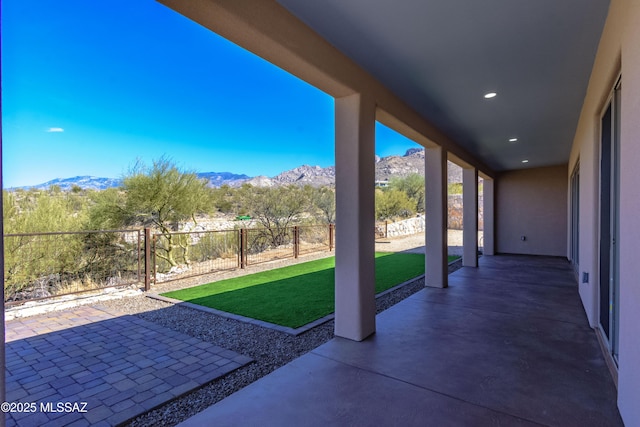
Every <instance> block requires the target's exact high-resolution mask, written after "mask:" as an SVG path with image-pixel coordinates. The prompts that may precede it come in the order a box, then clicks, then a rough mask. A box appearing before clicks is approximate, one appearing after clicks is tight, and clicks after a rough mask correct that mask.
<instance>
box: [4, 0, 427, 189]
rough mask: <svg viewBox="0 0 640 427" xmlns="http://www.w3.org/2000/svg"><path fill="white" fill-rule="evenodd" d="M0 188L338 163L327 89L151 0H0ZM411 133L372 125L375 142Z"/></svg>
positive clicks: (397, 140) (396, 140) (397, 145)
mask: <svg viewBox="0 0 640 427" xmlns="http://www.w3.org/2000/svg"><path fill="white" fill-rule="evenodd" d="M2 91H3V93H2V137H3V142H2V145H3V146H2V150H3V186H4V187H13V186H24V185H34V184H39V183H42V182H45V181H48V180H51V179H53V178H66V177H71V176H76V175H93V176H101V177H119V176H121V175H122V174H124V173H126V171H127V170H128V168H129V167H130V166H131V165H132V164H133V163H134V162H135V161H136V159H141V160H143V161H145V162H146V163H151V161H152V160H153V159H158V158H160V157H161V156H166V157H169V158H171V159H172V160H173V161H174V162H175V163H176V164H178V165H179V166H180V167H182V168H184V169H188V170H195V171H200V172H211V171H215V172H234V173H245V174H248V175H252V176H253V175H268V176H273V175H276V174H278V173H280V172H282V171H284V170H287V169H291V168H293V167H296V166H299V165H301V164H311V165H320V166H323V167H324V166H329V165H332V164H334V145H333V144H334V129H333V125H334V117H333V105H334V102H333V98H331V97H330V96H328V95H326V94H325V93H323V92H321V91H319V90H318V89H316V88H314V87H312V86H310V85H308V84H307V83H305V82H303V81H301V80H298V79H297V78H295V77H293V76H291V75H290V74H288V73H286V72H284V71H282V70H280V69H279V68H277V67H275V66H273V65H272V64H270V63H268V62H266V61H264V60H262V59H260V58H258V57H256V56H254V55H253V54H251V53H249V52H246V51H245V50H243V49H241V48H239V47H238V46H236V45H234V44H232V43H230V42H228V41H226V40H225V39H223V38H221V37H219V36H217V35H216V34H214V33H212V32H211V31H208V30H206V29H204V28H202V27H200V26H199V25H198V24H196V23H194V22H192V21H190V20H188V19H187V18H185V17H183V16H181V15H179V14H177V13H175V12H173V11H172V10H169V9H167V8H165V7H164V6H162V5H160V4H158V3H156V2H155V1H152V0H137V1H130V0H112V1H109V2H95V1H87V0H64V1H52V0H3V1H2ZM416 146H417V145H416V144H414V143H413V142H411V141H409V140H407V139H405V138H404V137H402V136H400V135H398V134H397V133H395V132H393V131H391V130H390V129H388V128H385V127H384V126H382V125H378V126H377V128H376V153H377V154H378V155H381V156H387V155H391V154H402V153H404V151H405V150H406V149H407V148H411V147H416Z"/></svg>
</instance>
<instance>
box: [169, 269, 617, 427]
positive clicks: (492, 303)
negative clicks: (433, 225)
mask: <svg viewBox="0 0 640 427" xmlns="http://www.w3.org/2000/svg"><path fill="white" fill-rule="evenodd" d="M181 425H184V426H201V425H225V426H230V425H262V426H264V425H274V426H280V425H322V426H324V425H420V426H422V425H452V426H461V425H464V426H466V425H475V426H477V425H508V426H513V425H523V426H524V425H555V426H620V425H622V421H621V419H620V415H619V413H618V410H617V408H616V389H615V386H614V384H613V381H612V379H611V376H610V374H609V371H608V369H607V366H606V364H605V361H604V358H603V356H602V353H601V350H600V348H599V345H598V341H597V339H596V336H595V334H594V332H593V331H592V329H591V328H590V327H589V325H588V324H587V320H586V317H585V314H584V312H583V309H582V307H581V305H580V301H579V297H578V290H577V284H576V282H575V280H574V278H573V273H572V271H571V269H570V266H569V264H568V263H567V262H566V260H563V259H561V258H551V257H529V256H494V257H483V258H481V261H480V268H478V269H473V268H462V269H461V270H459V271H457V272H455V273H453V274H451V275H450V276H449V288H448V289H431V288H427V289H424V290H422V291H420V292H418V293H417V294H415V295H413V296H411V297H409V298H407V299H406V300H404V301H402V302H401V303H399V304H397V305H396V306H394V307H392V308H390V309H389V310H387V311H385V312H383V313H381V314H380V315H379V316H378V317H377V332H376V334H375V335H374V336H372V337H370V338H369V339H367V340H365V341H364V342H361V343H357V342H353V341H349V340H345V339H340V338H335V339H333V340H331V341H330V342H328V343H326V344H324V345H322V346H320V347H318V348H317V349H315V350H313V351H312V352H310V353H308V354H306V355H304V356H302V357H300V358H298V359H296V360H295V361H293V362H291V363H289V364H288V365H286V366H284V367H283V368H281V369H279V370H277V371H275V372H273V373H272V374H270V375H268V376H266V377H264V378H262V379H261V380H259V381H257V382H255V383H253V384H251V385H250V386H248V387H246V388H245V389H243V390H241V391H239V392H237V393H235V394H234V395H232V396H230V397H228V398H227V399H225V400H223V401H221V402H219V403H218V404H216V405H214V406H212V407H210V408H208V409H207V410H205V411H203V412H202V413H200V414H198V415H196V416H194V417H192V418H191V419H189V420H187V421H185V422H184V423H183V424H181Z"/></svg>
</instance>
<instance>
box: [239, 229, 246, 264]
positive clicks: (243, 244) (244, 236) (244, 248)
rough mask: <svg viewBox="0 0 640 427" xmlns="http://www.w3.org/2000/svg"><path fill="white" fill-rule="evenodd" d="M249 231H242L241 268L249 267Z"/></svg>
mask: <svg viewBox="0 0 640 427" xmlns="http://www.w3.org/2000/svg"><path fill="white" fill-rule="evenodd" d="M246 255H247V229H246V228H241V229H240V268H245V267H246V266H247V258H246Z"/></svg>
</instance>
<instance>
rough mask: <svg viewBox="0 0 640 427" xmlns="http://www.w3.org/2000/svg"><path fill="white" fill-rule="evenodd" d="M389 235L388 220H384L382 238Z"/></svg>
mask: <svg viewBox="0 0 640 427" xmlns="http://www.w3.org/2000/svg"><path fill="white" fill-rule="evenodd" d="M387 237H389V221H387V220H385V221H384V238H385V239H386V238H387Z"/></svg>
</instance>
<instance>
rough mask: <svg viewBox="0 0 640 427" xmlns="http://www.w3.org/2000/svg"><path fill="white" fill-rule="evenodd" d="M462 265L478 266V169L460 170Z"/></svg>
mask: <svg viewBox="0 0 640 427" xmlns="http://www.w3.org/2000/svg"><path fill="white" fill-rule="evenodd" d="M462 204H463V212H462V265H463V266H465V267H477V266H478V170H477V169H476V168H471V169H463V170H462Z"/></svg>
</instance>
